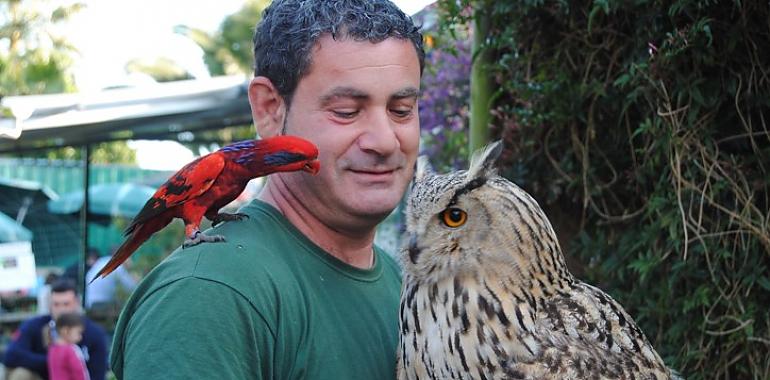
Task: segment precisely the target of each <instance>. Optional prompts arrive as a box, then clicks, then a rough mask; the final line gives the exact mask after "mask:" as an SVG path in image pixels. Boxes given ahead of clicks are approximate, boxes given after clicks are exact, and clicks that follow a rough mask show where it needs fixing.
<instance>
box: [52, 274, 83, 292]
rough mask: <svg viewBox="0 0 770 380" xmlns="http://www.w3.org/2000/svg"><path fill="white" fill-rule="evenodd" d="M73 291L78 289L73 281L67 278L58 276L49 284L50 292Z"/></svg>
mask: <svg viewBox="0 0 770 380" xmlns="http://www.w3.org/2000/svg"><path fill="white" fill-rule="evenodd" d="M69 291H73V292H75V293H76V294H77V292H78V289H77V286H76V285H75V281H72V280H71V279H69V278H59V279H57V280H56V281H54V282H53V284H51V293H65V292H69Z"/></svg>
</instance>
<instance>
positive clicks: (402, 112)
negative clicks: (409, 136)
mask: <svg viewBox="0 0 770 380" xmlns="http://www.w3.org/2000/svg"><path fill="white" fill-rule="evenodd" d="M390 112H391V113H392V114H393V115H395V116H396V117H399V118H405V117H409V116H410V115H411V114H412V109H411V108H408V109H400V108H394V109H391V110H390Z"/></svg>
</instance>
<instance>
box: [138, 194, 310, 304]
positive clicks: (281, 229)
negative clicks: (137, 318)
mask: <svg viewBox="0 0 770 380" xmlns="http://www.w3.org/2000/svg"><path fill="white" fill-rule="evenodd" d="M267 207H269V206H266V205H264V204H263V203H257V204H255V205H253V206H252V205H250V206H247V207H245V208H244V209H242V210H240V211H241V212H243V213H245V214H246V215H247V216H248V218H245V219H243V220H240V221H231V222H225V223H223V224H222V225H220V226H217V227H216V228H212V229H209V230H207V231H205V232H204V233H205V234H207V235H221V236H223V237H224V238H225V241H223V242H216V243H201V244H198V245H196V246H193V247H188V248H178V249H177V250H175V251H174V252H173V253H172V254H171V255H170V256H169V257H168V258H166V259H165V260H164V261H163V262H162V263H160V264H159V265H158V266H157V267H156V268H154V269H153V270H152V271H151V272H150V273H149V274H148V275H147V276H146V277H145V279H144V280H143V281H142V283H141V284H140V285H139V288H138V289H137V290H138V291H139V292H140V293H145V294H150V293H153V292H155V291H156V290H160V289H163V288H166V286H167V285H169V284H171V283H174V282H176V281H179V280H183V279H187V278H196V279H199V280H204V281H211V282H216V283H220V284H222V285H224V286H225V287H226V288H231V289H233V290H236V291H238V292H245V293H250V292H249V291H250V290H253V289H254V288H258V287H265V286H279V285H276V283H280V282H282V281H288V280H287V279H288V278H290V276H286V274H287V272H288V271H291V270H292V268H293V266H294V265H293V264H292V260H293V259H294V258H293V257H292V255H291V251H292V250H296V249H299V247H300V245H299V244H298V243H297V238H296V236H293V233H294V232H293V231H291V229H290V227H287V223H288V222H286V221H285V220H282V219H281V217H280V215H276V212H275V211H274V210H270V209H268V208H267ZM135 292H136V291H135Z"/></svg>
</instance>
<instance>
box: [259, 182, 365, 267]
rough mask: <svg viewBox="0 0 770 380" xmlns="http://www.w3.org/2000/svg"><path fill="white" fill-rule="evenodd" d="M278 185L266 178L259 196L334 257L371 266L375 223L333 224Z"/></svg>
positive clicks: (353, 263) (357, 265)
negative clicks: (349, 225)
mask: <svg viewBox="0 0 770 380" xmlns="http://www.w3.org/2000/svg"><path fill="white" fill-rule="evenodd" d="M282 185H283V184H282V183H281V181H280V180H278V181H275V180H272V181H268V183H267V184H266V186H265V188H264V190H263V191H262V193H261V194H260V196H259V198H260V199H261V200H262V201H264V202H266V203H268V204H270V205H272V206H273V207H275V208H276V209H277V210H278V211H280V212H281V213H282V214H283V215H284V216H285V217H286V219H287V220H289V222H290V223H291V224H293V225H294V226H295V227H296V228H297V229H298V230H299V231H300V232H302V234H304V235H305V236H306V237H307V238H309V239H310V240H311V241H312V242H313V243H315V244H316V245H318V246H319V247H321V248H323V249H324V250H325V251H326V252H328V253H329V254H331V255H332V256H334V257H336V258H337V259H339V260H341V261H343V262H345V263H347V264H349V265H351V266H354V267H357V268H362V269H369V268H370V267H371V266H372V265H373V263H374V249H373V246H374V233H375V228H376V224H373V225H372V226H371V227H370V228H361V227H360V226H362V225H366V223H351V224H352V225H356V228H352V227H351V228H345V227H346V226H344V225H334V224H333V223H331V222H330V221H327V220H324V219H325V218H324V217H323V216H319V215H316V213H314V212H313V210H310V209H309V208H308V207H306V206H305V205H304V204H303V203H302V202H301V201H300V200H299V199H298V198H297V197H295V196H294V195H293V194H292V192H291V191H288V189H287V188H286V186H282ZM369 223H372V222H369Z"/></svg>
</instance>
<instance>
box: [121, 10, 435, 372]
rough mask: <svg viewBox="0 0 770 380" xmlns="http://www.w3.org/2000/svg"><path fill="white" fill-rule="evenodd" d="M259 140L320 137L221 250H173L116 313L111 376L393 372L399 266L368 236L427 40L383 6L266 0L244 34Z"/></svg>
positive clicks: (406, 174) (400, 163)
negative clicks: (309, 165) (307, 166)
mask: <svg viewBox="0 0 770 380" xmlns="http://www.w3.org/2000/svg"><path fill="white" fill-rule="evenodd" d="M254 43H255V47H254V52H255V57H256V58H255V78H254V79H253V80H252V82H251V85H250V87H249V101H250V103H251V107H252V113H253V117H254V122H255V125H256V127H257V130H258V132H259V134H260V136H262V137H270V136H275V135H279V134H288V135H298V136H301V137H305V138H307V139H309V140H310V141H312V142H314V143H315V144H316V145H318V147H319V150H320V156H319V159H320V161H321V171H320V173H319V174H318V175H316V176H311V175H306V174H307V173H281V174H274V175H272V176H270V178H269V179H268V181H267V184H266V187H265V189H264V191H263V192H262V194H261V195H260V200H255V201H253V202H252V203H251V204H250V205H248V206H246V207H244V208H243V209H241V210H240V212H241V213H244V214H246V215H248V218H246V219H244V220H241V221H238V222H227V223H224V224H222V225H220V226H218V227H216V233H217V234H221V235H224V236H225V237H226V239H227V241H226V242H224V243H208V244H201V245H198V246H195V247H192V248H188V249H184V250H177V251H176V252H175V253H174V254H172V255H171V256H170V257H169V259H167V260H166V261H164V262H163V263H162V264H160V265H159V266H158V267H157V268H156V269H155V270H154V271H153V272H151V273H150V274H149V275H148V276H147V277H146V278H145V280H144V281H143V282H142V283H141V284H140V285H139V287H138V288H137V289H136V290H135V291H134V293H133V295H132V297H131V299H130V300H129V301H128V303H127V304H126V306H125V308H124V310H123V313H122V315H121V317H120V320H119V321H118V326H117V329H116V333H115V338H114V341H113V356H112V358H111V364H112V369H113V371H114V373H115V375H116V376H117V377H118V378H119V379H121V378H125V379H144V378H164V379H166V378H171V379H188V378H199V379H213V378H218V379H295V378H296V379H392V378H394V377H395V361H396V356H395V355H396V352H395V351H396V346H397V343H398V331H397V330H398V316H397V313H398V302H399V292H400V274H399V268H398V266H397V264H396V263H395V262H394V261H393V260H392V259H391V258H390V257H388V255H387V254H385V253H384V252H382V251H381V250H379V248H377V247H375V246H374V244H373V238H374V233H375V227H376V226H377V224H378V223H379V222H380V221H382V220H383V219H384V218H385V217H386V216H387V215H388V214H389V213H390V212H391V211H392V210H393V209H394V208H395V207H396V205H397V203H398V202H399V200H400V199H401V197H402V196H403V193H404V190H405V188H406V186H407V184H408V183H409V181H410V179H411V177H412V174H413V166H414V163H415V160H416V155H417V149H418V139H419V121H418V115H417V99H418V94H419V88H420V75H421V72H422V66H423V58H424V53H423V50H422V36H421V35H420V33H419V32H418V30H417V28H416V27H415V26H414V24H413V23H412V21H411V19H410V18H409V17H407V16H406V15H404V14H403V13H402V12H401V11H400V10H398V8H396V7H395V6H394V5H393V4H392V3H390V2H389V1H386V0H378V1H372V0H348V1H330V0H285V1H284V0H275V1H274V2H273V3H272V4H271V5H270V7H269V8H268V9H267V10H266V11H265V12H264V14H263V19H262V21H261V22H260V24H259V25H258V26H257V30H256V32H255V36H254Z"/></svg>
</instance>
